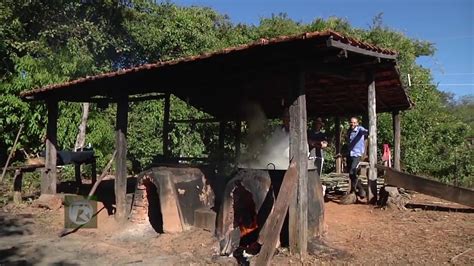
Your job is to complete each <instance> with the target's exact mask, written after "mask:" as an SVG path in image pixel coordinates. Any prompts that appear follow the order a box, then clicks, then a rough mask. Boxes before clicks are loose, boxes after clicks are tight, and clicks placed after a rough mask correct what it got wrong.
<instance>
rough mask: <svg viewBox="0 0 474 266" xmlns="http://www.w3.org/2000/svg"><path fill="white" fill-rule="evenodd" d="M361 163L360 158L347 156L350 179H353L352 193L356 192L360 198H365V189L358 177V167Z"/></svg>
mask: <svg viewBox="0 0 474 266" xmlns="http://www.w3.org/2000/svg"><path fill="white" fill-rule="evenodd" d="M359 162H360V156H347V166H348V167H349V171H348V172H349V178H350V179H351V190H350V193H352V192H356V193H357V195H359V196H360V197H365V189H364V187H363V186H362V183H361V182H360V180H359V178H358V177H357V166H358V165H359Z"/></svg>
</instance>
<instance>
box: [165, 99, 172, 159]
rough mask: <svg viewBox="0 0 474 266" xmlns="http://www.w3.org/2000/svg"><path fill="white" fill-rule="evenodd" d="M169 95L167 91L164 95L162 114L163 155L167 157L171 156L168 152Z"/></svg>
mask: <svg viewBox="0 0 474 266" xmlns="http://www.w3.org/2000/svg"><path fill="white" fill-rule="evenodd" d="M170 97H171V95H170V94H169V93H166V95H165V110H164V116H163V156H164V157H165V158H169V157H170V156H171V152H170V145H169V143H170V138H169V134H170Z"/></svg>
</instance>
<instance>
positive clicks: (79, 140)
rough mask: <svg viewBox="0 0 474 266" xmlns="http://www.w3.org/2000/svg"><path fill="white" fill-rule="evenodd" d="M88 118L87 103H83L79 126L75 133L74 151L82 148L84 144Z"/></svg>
mask: <svg viewBox="0 0 474 266" xmlns="http://www.w3.org/2000/svg"><path fill="white" fill-rule="evenodd" d="M88 117H89V103H83V104H82V118H81V124H80V125H79V132H78V133H77V138H76V144H75V145H74V151H78V150H80V149H82V148H84V144H85V141H86V128H87V119H88Z"/></svg>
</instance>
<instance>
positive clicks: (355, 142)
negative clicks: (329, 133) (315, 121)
mask: <svg viewBox="0 0 474 266" xmlns="http://www.w3.org/2000/svg"><path fill="white" fill-rule="evenodd" d="M349 124H350V127H349V130H348V131H347V143H348V146H347V152H348V154H347V157H346V159H347V167H348V168H349V178H350V179H351V190H350V194H357V195H358V196H359V197H360V198H365V196H366V194H365V190H364V187H363V186H362V184H361V183H360V181H359V180H358V177H357V166H358V165H359V162H360V157H361V156H362V155H363V154H364V152H365V141H364V140H365V137H366V136H367V135H368V133H369V131H368V130H367V129H365V128H364V127H363V126H360V125H359V120H358V119H357V118H356V117H351V119H350V122H349ZM351 198H352V199H354V200H353V201H354V202H355V199H356V198H355V197H354V196H353V195H352V197H351ZM348 203H349V202H348ZM352 203H353V202H352Z"/></svg>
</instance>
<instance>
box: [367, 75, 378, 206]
mask: <svg viewBox="0 0 474 266" xmlns="http://www.w3.org/2000/svg"><path fill="white" fill-rule="evenodd" d="M368 79H369V80H368V81H369V88H368V106H367V110H368V115H369V176H368V181H367V183H368V184H367V187H368V192H369V193H368V197H367V201H368V202H369V203H372V204H374V203H376V202H377V168H375V164H377V113H376V102H375V79H374V76H373V74H372V73H370V74H369V75H368Z"/></svg>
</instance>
